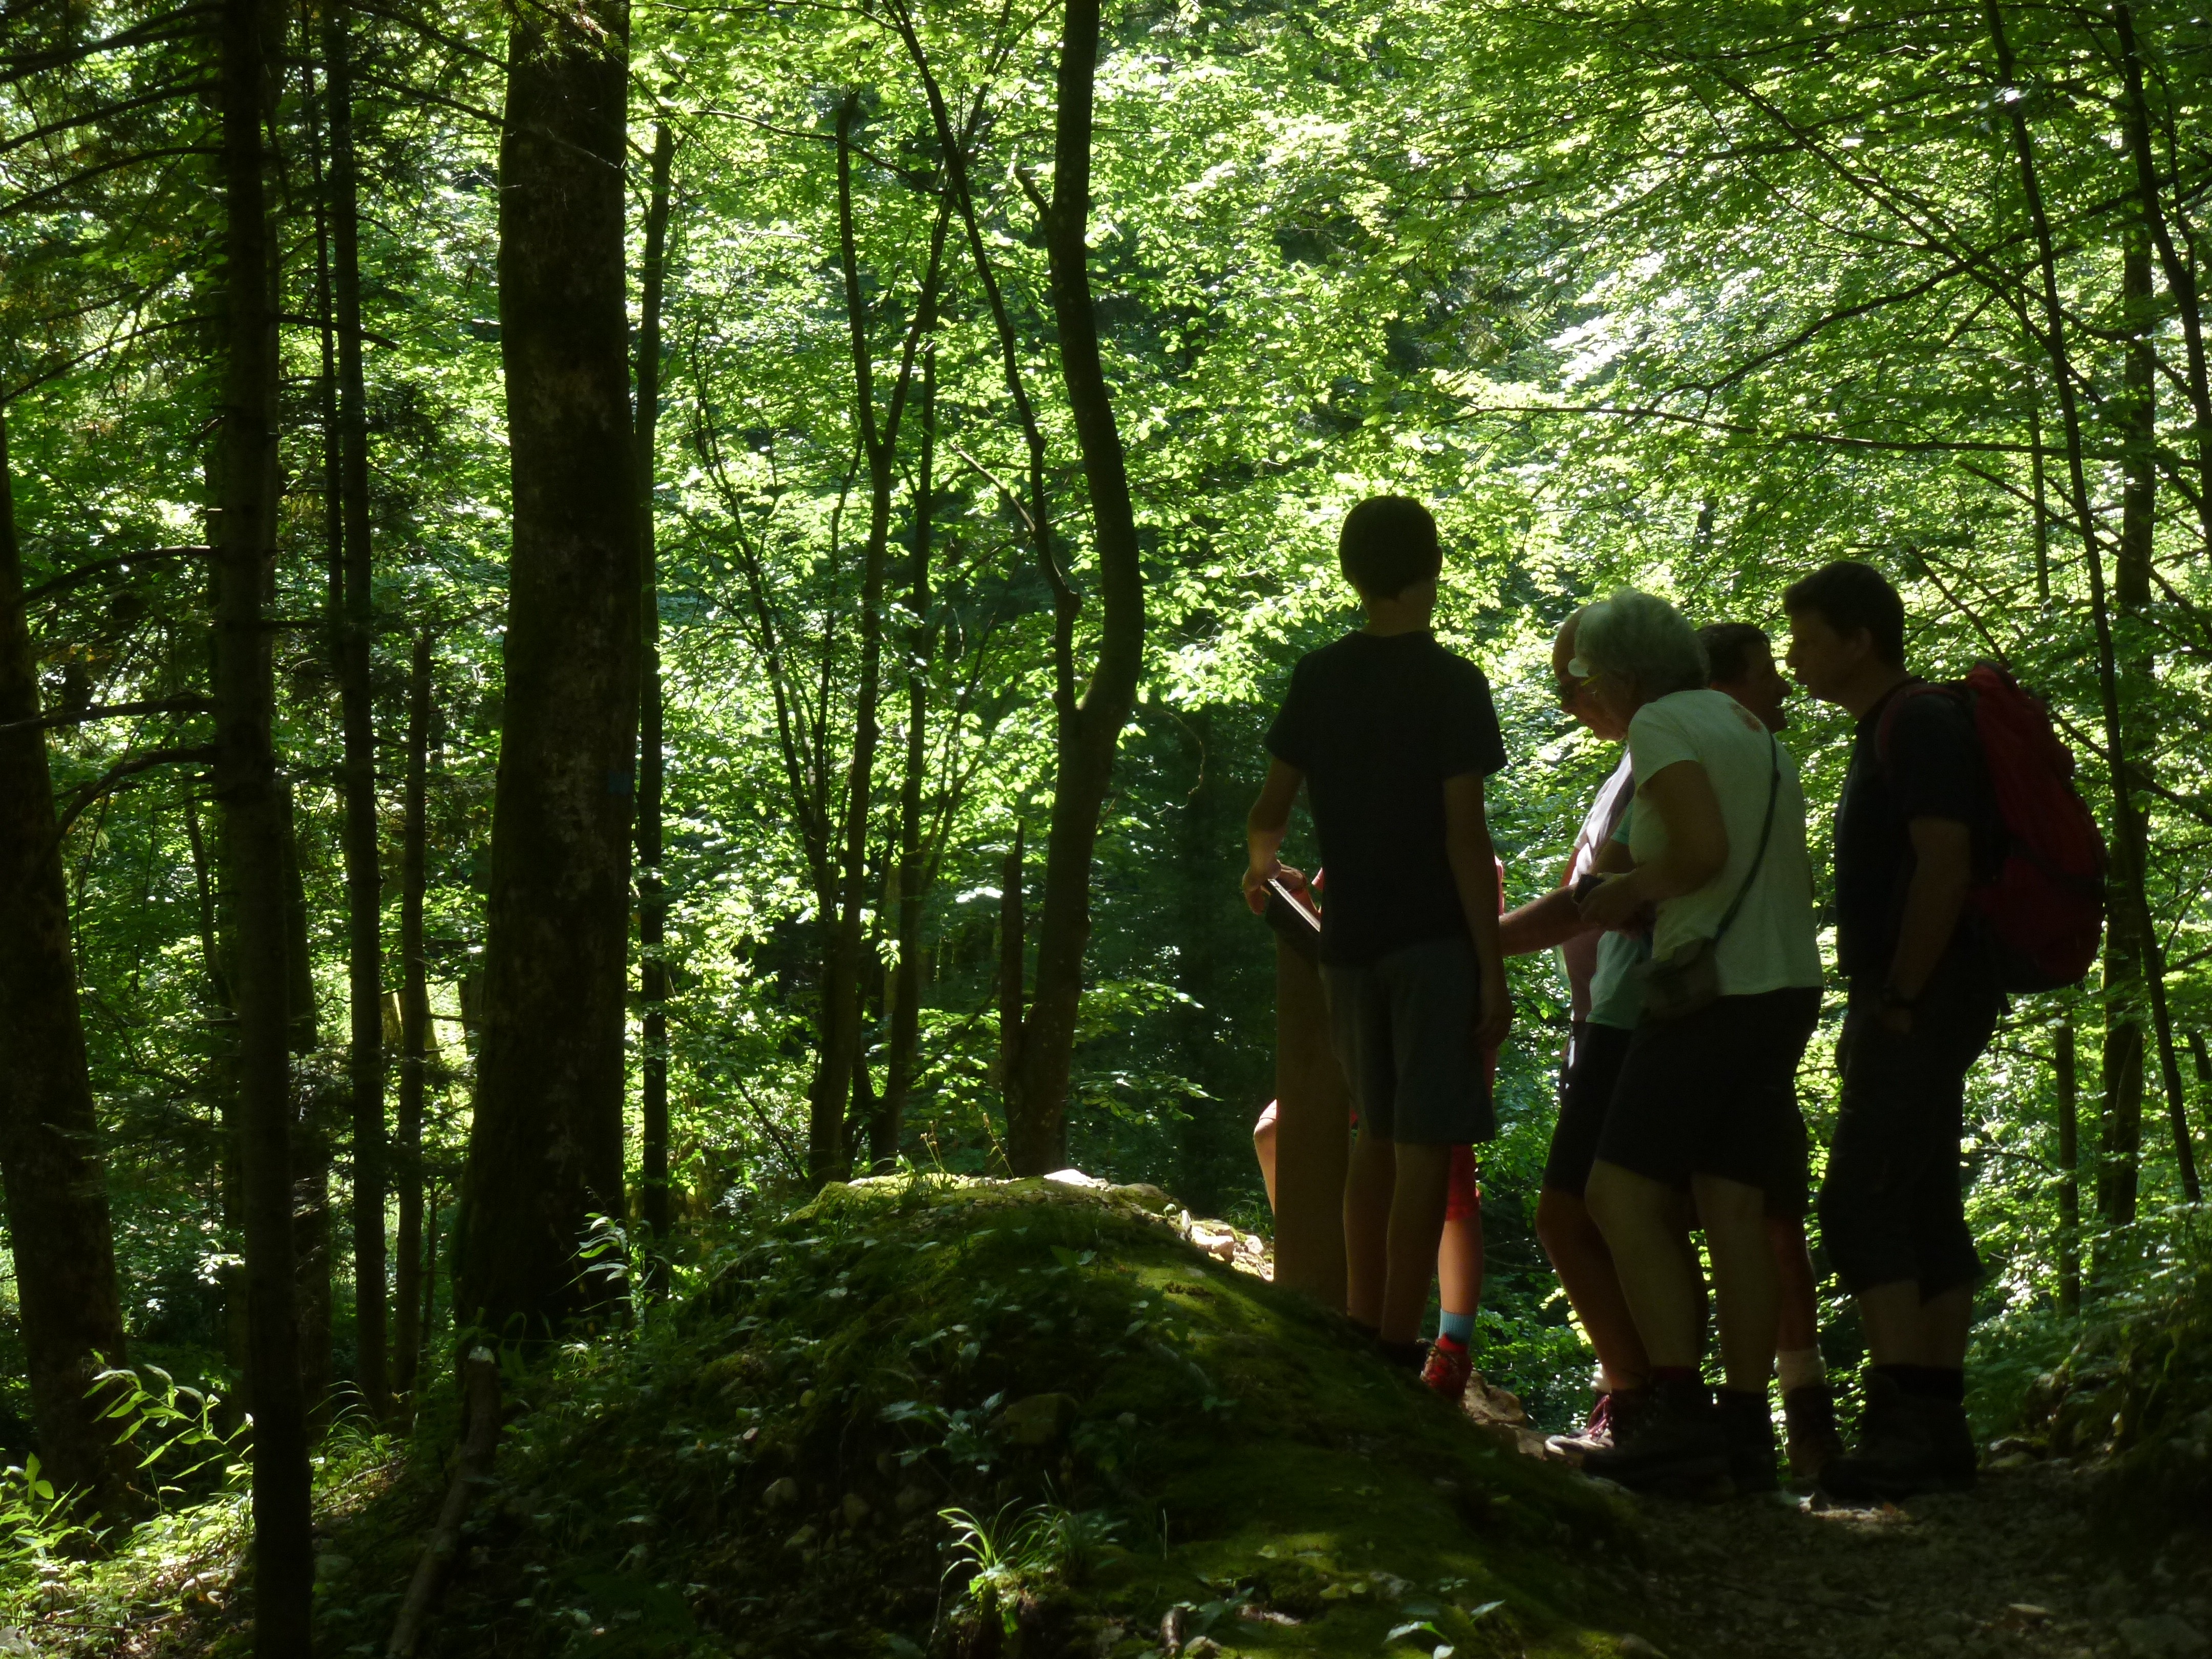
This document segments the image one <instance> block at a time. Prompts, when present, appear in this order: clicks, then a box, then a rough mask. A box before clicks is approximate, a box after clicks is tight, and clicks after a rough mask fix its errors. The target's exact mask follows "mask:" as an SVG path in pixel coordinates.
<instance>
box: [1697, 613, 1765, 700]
mask: <svg viewBox="0 0 2212 1659" xmlns="http://www.w3.org/2000/svg"><path fill="white" fill-rule="evenodd" d="M1698 642H1699V644H1700V645H1703V646H1704V647H1705V660H1706V661H1707V662H1708V663H1710V664H1711V665H1712V674H1711V682H1710V683H1711V684H1714V685H1718V684H1721V683H1722V682H1723V681H1734V680H1740V679H1741V678H1743V677H1744V676H1745V675H1746V674H1748V673H1749V672H1751V670H1752V665H1753V663H1755V662H1757V661H1758V660H1759V656H1760V655H1761V653H1765V654H1768V655H1771V654H1772V653H1773V650H1774V641H1771V640H1770V639H1768V638H1767V637H1766V630H1765V629H1763V628H1754V627H1753V625H1752V624H1751V623H1706V624H1705V626H1704V627H1703V628H1700V629H1699V630H1698Z"/></svg>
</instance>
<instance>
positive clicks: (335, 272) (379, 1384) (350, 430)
mask: <svg viewBox="0 0 2212 1659" xmlns="http://www.w3.org/2000/svg"><path fill="white" fill-rule="evenodd" d="M323 58H324V62H325V70H326V73H327V75H328V76H329V80H330V122H331V180H330V193H329V207H328V217H329V220H330V228H331V295H332V298H333V300H334V301H335V312H336V323H337V329H336V332H337V356H338V362H337V370H338V386H337V392H338V396H337V405H338V431H337V436H338V455H339V465H340V467H341V469H342V471H343V477H342V479H341V481H340V487H339V492H338V498H339V501H341V503H342V504H343V513H342V522H343V532H344V533H343V543H344V568H343V576H344V580H343V585H342V593H343V602H342V604H341V605H339V606H338V607H337V617H336V618H335V619H334V620H335V621H336V623H337V629H336V632H337V668H338V707H339V710H340V714H341V723H342V726H343V734H344V750H343V757H342V759H341V760H340V763H339V767H338V776H339V793H341V795H342V796H343V799H344V802H345V818H344V823H345V841H344V845H345V875H346V1010H347V1016H348V1019H347V1024H348V1038H347V1048H346V1076H347V1081H348V1083H349V1085H350V1086H351V1090H352V1095H353V1260H354V1318H355V1322H356V1323H355V1341H356V1360H355V1363H356V1366H357V1367H358V1370H357V1373H356V1382H357V1383H358V1385H359V1387H360V1389H361V1395H362V1404H363V1405H364V1406H366V1407H367V1408H368V1413H369V1415H370V1417H371V1418H373V1419H374V1420H376V1421H378V1422H382V1421H384V1420H385V1419H387V1418H388V1417H390V1415H391V1414H392V1385H391V1379H390V1376H389V1370H388V1364H387V1359H386V1349H385V1326H386V1310H385V1267H386V1264H385V1254H384V1200H385V1188H386V1175H385V1147H384V1014H383V1001H384V985H383V973H384V934H383V910H382V896H383V877H382V872H380V870H379V869H378V867H377V862H378V860H377V833H376V747H375V745H376V735H375V730H374V711H373V703H372V701H371V697H370V686H369V642H370V640H371V638H372V636H373V635H374V630H375V620H374V617H375V611H374V593H373V592H372V587H371V583H372V581H373V580H374V575H373V571H374V566H373V562H372V560H371V556H370V547H369V514H368V411H367V409H366V407H365V405H366V403H367V396H368V394H367V387H366V382H365V380H364V377H363V374H362V323H361V209H360V176H359V172H358V169H357V167H356V161H355V156H354V131H353V68H352V47H351V43H350V41H349V38H348V11H347V8H346V6H345V4H344V3H343V0H331V4H330V5H329V6H328V8H327V9H325V11H324V13H323Z"/></svg>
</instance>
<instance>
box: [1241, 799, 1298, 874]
mask: <svg viewBox="0 0 2212 1659" xmlns="http://www.w3.org/2000/svg"><path fill="white" fill-rule="evenodd" d="M1290 827H1291V825H1290V820H1289V819H1288V818H1285V819H1284V820H1283V821H1282V822H1281V823H1266V822H1264V821H1263V820H1262V819H1261V816H1260V814H1259V812H1258V811H1257V810H1256V809H1255V811H1253V814H1252V816H1251V817H1249V818H1247V819H1245V820H1244V851H1245V858H1246V862H1247V863H1248V864H1249V866H1250V867H1251V868H1253V869H1255V870H1270V869H1273V867H1274V865H1275V860H1276V855H1277V854H1279V853H1280V852H1281V851H1282V850H1283V837H1284V836H1285V835H1287V834H1288V833H1289V832H1290Z"/></svg>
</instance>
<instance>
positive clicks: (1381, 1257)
mask: <svg viewBox="0 0 2212 1659" xmlns="http://www.w3.org/2000/svg"><path fill="white" fill-rule="evenodd" d="M1397 1179H1398V1158H1397V1149H1396V1148H1395V1147H1394V1146H1391V1144H1390V1143H1389V1141H1387V1140H1377V1139H1375V1137H1374V1136H1372V1135H1371V1134H1370V1133H1368V1132H1367V1126H1366V1125H1365V1124H1364V1123H1363V1124H1361V1125H1360V1126H1359V1133H1358V1138H1357V1139H1354V1140H1353V1142H1352V1169H1351V1172H1350V1174H1349V1175H1348V1176H1346V1180H1345V1183H1344V1265H1345V1311H1346V1312H1347V1313H1349V1314H1350V1315H1351V1316H1352V1321H1353V1322H1354V1323H1356V1324H1360V1325H1364V1326H1366V1327H1367V1328H1368V1329H1370V1330H1375V1329H1376V1328H1379V1327H1380V1326H1381V1325H1382V1323H1383V1279H1384V1276H1385V1275H1386V1273H1388V1271H1389V1258H1388V1249H1389V1237H1390V1193H1391V1188H1393V1187H1394V1186H1395V1185H1396V1183H1397Z"/></svg>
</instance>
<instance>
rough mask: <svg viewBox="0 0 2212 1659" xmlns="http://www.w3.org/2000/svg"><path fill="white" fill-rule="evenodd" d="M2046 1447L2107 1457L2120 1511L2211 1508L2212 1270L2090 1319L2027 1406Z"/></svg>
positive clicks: (2198, 1513) (2030, 1423)
mask: <svg viewBox="0 0 2212 1659" xmlns="http://www.w3.org/2000/svg"><path fill="white" fill-rule="evenodd" d="M2024 1416H2025V1419H2026V1425H2027V1428H2028V1430H2029V1431H2030V1432H2031V1433H2032V1434H2033V1435H2034V1436H2035V1437H2038V1438H2039V1440H2040V1442H2041V1443H2042V1445H2043V1447H2044V1449H2047V1450H2048V1451H2050V1452H2051V1453H2052V1454H2054V1455H2059V1456H2067V1457H2094V1458H2099V1459H2102V1460H2105V1462H2106V1495H2107V1497H2108V1498H2109V1499H2110V1500H2111V1503H2112V1507H2113V1509H2114V1510H2116V1511H2117V1512H2118V1513H2119V1514H2121V1515H2123V1516H2130V1517H2132V1518H2134V1519H2135V1520H2137V1521H2139V1522H2147V1523H2149V1524H2151V1525H2154V1526H2164V1525H2166V1524H2168V1523H2169V1522H2172V1521H2176V1520H2181V1521H2186V1522H2191V1523H2196V1524H2201V1522H2202V1518H2203V1516H2204V1515H2205V1514H2206V1512H2207V1510H2208V1509H2212V1267H2203V1266H2199V1267H2194V1268H2193V1269H2191V1270H2190V1271H2188V1272H2186V1273H2180V1274H2179V1275H2176V1276H2175V1277H2174V1278H2173V1279H2170V1280H2169V1281H2168V1283H2167V1285H2166V1287H2165V1288H2164V1289H2163V1291H2160V1292H2157V1293H2154V1294H2153V1295H2150V1296H2148V1297H2138V1298H2130V1304H2129V1305H2128V1306H2126V1307H2125V1308H2124V1309H2122V1310H2108V1311H2107V1312H2106V1315H2105V1316H2103V1317H2100V1318H2099V1319H2097V1320H2096V1321H2094V1322H2093V1323H2092V1324H2091V1326H2090V1328H2089V1329H2088V1330H2087V1333H2086V1334H2084V1335H2083V1337H2082V1338H2081V1341H2080V1342H2079V1343H2078V1344H2077V1345H2076V1346H2075V1349H2074V1351H2073V1352H2072V1353H2071V1354H2069V1356H2068V1357H2067V1358H2066V1360H2065V1362H2064V1363H2063V1364H2061V1365H2059V1366H2058V1367H2057V1369H2055V1370H2052V1371H2051V1372H2049V1373H2047V1374H2046V1375H2045V1376H2042V1377H2040V1378H2039V1379H2038V1380H2037V1382H2036V1383H2035V1385H2034V1387H2033V1388H2032V1389H2030V1390H2029V1391H2028V1395H2027V1403H2026V1405H2025V1407H2024Z"/></svg>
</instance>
